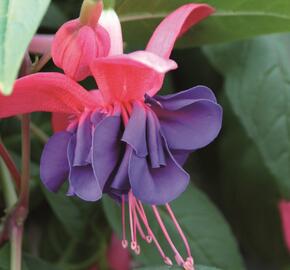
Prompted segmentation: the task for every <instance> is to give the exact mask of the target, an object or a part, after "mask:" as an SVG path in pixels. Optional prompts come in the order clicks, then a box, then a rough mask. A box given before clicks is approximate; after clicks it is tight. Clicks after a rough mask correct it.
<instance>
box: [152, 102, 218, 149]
mask: <svg viewBox="0 0 290 270" xmlns="http://www.w3.org/2000/svg"><path fill="white" fill-rule="evenodd" d="M172 102H173V101H172ZM154 111H155V112H156V114H157V116H158V118H159V121H160V125H161V129H162V132H163V133H164V136H165V138H166V141H167V143H168V147H169V148H170V149H177V150H196V149H199V148H201V147H204V146H206V145H207V144H209V143H210V142H211V141H213V140H214V139H215V137H216V136H217V135H218V133H219V131H220V129H221V123H222V108H221V106H219V105H218V104H216V103H214V102H212V101H209V100H202V99H200V100H195V101H192V103H191V104H190V105H187V106H185V107H182V108H180V109H178V110H175V111H169V110H166V109H162V108H160V107H159V108H158V107H155V108H154Z"/></svg>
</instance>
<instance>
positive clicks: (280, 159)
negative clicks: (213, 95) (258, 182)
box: [205, 35, 290, 198]
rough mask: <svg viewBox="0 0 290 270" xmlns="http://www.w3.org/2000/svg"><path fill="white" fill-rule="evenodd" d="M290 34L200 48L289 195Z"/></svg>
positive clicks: (272, 171) (264, 158) (282, 191)
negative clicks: (220, 76) (219, 74)
mask: <svg viewBox="0 0 290 270" xmlns="http://www.w3.org/2000/svg"><path fill="white" fill-rule="evenodd" d="M289 45H290V36H288V35H287V36H278V37H277V36H272V37H262V38H257V39H255V40H251V41H245V42H240V43H236V44H229V45H220V46H215V47H208V48H207V49H206V50H205V51H206V53H207V55H208V56H209V58H210V60H211V61H212V63H213V64H214V66H215V67H216V68H217V69H218V70H219V71H220V72H221V73H222V74H223V75H224V76H225V78H226V80H225V91H226V95H227V97H228V98H229V101H230V103H231V106H232V108H233V110H234V113H235V114H236V115H237V116H238V118H239V120H240V121H241V123H242V125H243V127H244V128H245V131H246V133H247V135H248V136H249V137H250V138H251V139H252V140H253V141H254V143H255V144H256V146H257V148H258V151H259V152H260V154H261V156H262V158H263V162H264V164H265V165H266V167H267V168H268V169H269V171H270V172H271V174H272V175H273V176H275V178H276V179H277V181H278V182H279V186H280V192H281V195H282V194H283V196H284V197H287V198H290V181H289V179H290V167H289V164H290V136H289V132H290V107H289V102H290V91H289V83H290V65H289V61H288V59H289V58H290V52H289Z"/></svg>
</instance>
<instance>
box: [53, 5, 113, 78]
mask: <svg viewBox="0 0 290 270" xmlns="http://www.w3.org/2000/svg"><path fill="white" fill-rule="evenodd" d="M102 9H103V3H102V1H97V2H96V3H95V1H91V0H86V1H84V3H83V6H82V9H81V14H80V18H78V19H75V20H72V21H69V22H67V23H65V24H64V25H63V26H61V28H60V29H59V30H58V31H57V33H56V35H55V38H54V42H53V44H52V51H51V55H52V58H53V61H54V63H55V65H56V66H58V67H59V68H62V69H63V70H64V72H65V74H67V75H68V76H69V77H71V78H72V79H74V80H76V81H81V80H83V79H85V78H86V77H88V76H89V75H91V71H90V68H89V65H90V63H91V61H92V59H95V58H96V57H101V56H107V55H108V54H109V51H110V37H109V34H108V32H107V31H106V30H105V28H104V27H102V26H101V25H100V24H98V20H99V18H100V16H101V13H102Z"/></svg>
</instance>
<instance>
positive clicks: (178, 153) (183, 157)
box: [171, 150, 190, 166]
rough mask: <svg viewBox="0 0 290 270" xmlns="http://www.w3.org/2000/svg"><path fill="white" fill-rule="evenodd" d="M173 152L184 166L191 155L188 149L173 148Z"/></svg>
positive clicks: (175, 157)
mask: <svg viewBox="0 0 290 270" xmlns="http://www.w3.org/2000/svg"><path fill="white" fill-rule="evenodd" d="M171 154H172V156H173V157H174V159H175V160H176V161H177V162H178V164H179V165H181V166H183V165H184V163H185V162H186V160H187V158H188V156H189V155H190V151H186V150H171Z"/></svg>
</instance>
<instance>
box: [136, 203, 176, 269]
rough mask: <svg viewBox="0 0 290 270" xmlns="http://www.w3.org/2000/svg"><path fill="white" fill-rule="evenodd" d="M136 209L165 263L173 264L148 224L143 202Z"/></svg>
mask: <svg viewBox="0 0 290 270" xmlns="http://www.w3.org/2000/svg"><path fill="white" fill-rule="evenodd" d="M140 206H141V207H142V210H143V211H142V210H141V208H140ZM136 210H137V213H138V214H139V216H140V218H141V220H142V221H143V224H144V226H145V227H146V230H147V232H148V234H149V235H150V238H151V239H152V240H153V242H154V244H155V246H156V248H157V250H158V252H159V254H160V256H161V257H162V259H163V261H164V263H166V264H167V265H170V266H172V265H173V264H172V261H171V260H170V259H169V258H168V257H167V256H166V255H165V253H164V251H163V249H162V248H161V246H160V244H159V242H158V241H157V239H156V237H155V235H154V233H153V232H152V230H151V228H150V226H149V224H148V221H147V217H146V214H145V211H144V208H143V206H142V204H141V203H140V204H137V203H136Z"/></svg>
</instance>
